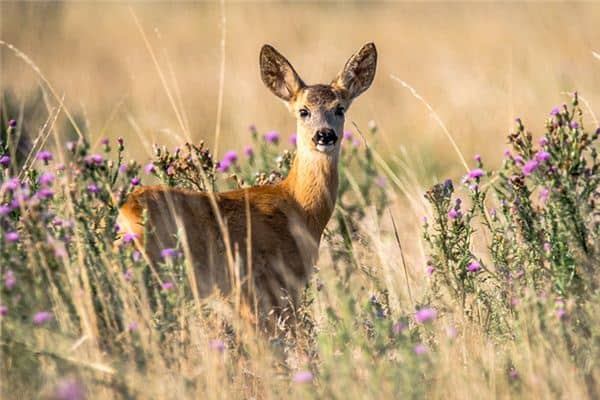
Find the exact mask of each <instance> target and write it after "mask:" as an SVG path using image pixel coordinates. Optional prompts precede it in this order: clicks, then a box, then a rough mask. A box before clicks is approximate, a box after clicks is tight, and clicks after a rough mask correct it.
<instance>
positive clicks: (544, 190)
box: [540, 188, 550, 204]
mask: <svg viewBox="0 0 600 400" xmlns="http://www.w3.org/2000/svg"><path fill="white" fill-rule="evenodd" d="M549 194H550V190H549V189H548V188H542V189H541V190H540V201H541V202H542V204H545V203H546V201H548V195H549Z"/></svg>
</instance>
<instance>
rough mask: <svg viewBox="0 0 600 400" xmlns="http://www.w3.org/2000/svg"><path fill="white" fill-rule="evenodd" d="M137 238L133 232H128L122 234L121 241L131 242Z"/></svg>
mask: <svg viewBox="0 0 600 400" xmlns="http://www.w3.org/2000/svg"><path fill="white" fill-rule="evenodd" d="M135 239H137V235H136V234H135V233H133V232H128V233H126V234H125V235H123V243H132V242H134V241H135Z"/></svg>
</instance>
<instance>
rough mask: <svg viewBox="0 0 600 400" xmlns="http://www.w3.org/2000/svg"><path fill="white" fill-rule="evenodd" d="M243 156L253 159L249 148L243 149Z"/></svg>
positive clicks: (252, 151) (252, 152)
mask: <svg viewBox="0 0 600 400" xmlns="http://www.w3.org/2000/svg"><path fill="white" fill-rule="evenodd" d="M244 155H246V157H248V158H251V157H254V150H253V149H252V147H251V146H246V148H245V149H244Z"/></svg>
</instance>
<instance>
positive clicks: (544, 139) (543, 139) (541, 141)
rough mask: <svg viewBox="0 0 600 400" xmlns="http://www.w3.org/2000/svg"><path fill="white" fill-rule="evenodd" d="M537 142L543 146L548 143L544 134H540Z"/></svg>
mask: <svg viewBox="0 0 600 400" xmlns="http://www.w3.org/2000/svg"><path fill="white" fill-rule="evenodd" d="M538 143H539V144H540V146H542V147H544V146H546V145H547V144H548V138H547V137H546V136H542V137H541V138H540V140H539V141H538Z"/></svg>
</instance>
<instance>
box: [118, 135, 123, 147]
mask: <svg viewBox="0 0 600 400" xmlns="http://www.w3.org/2000/svg"><path fill="white" fill-rule="evenodd" d="M117 143H118V144H119V146H123V138H122V137H118V138H117Z"/></svg>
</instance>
